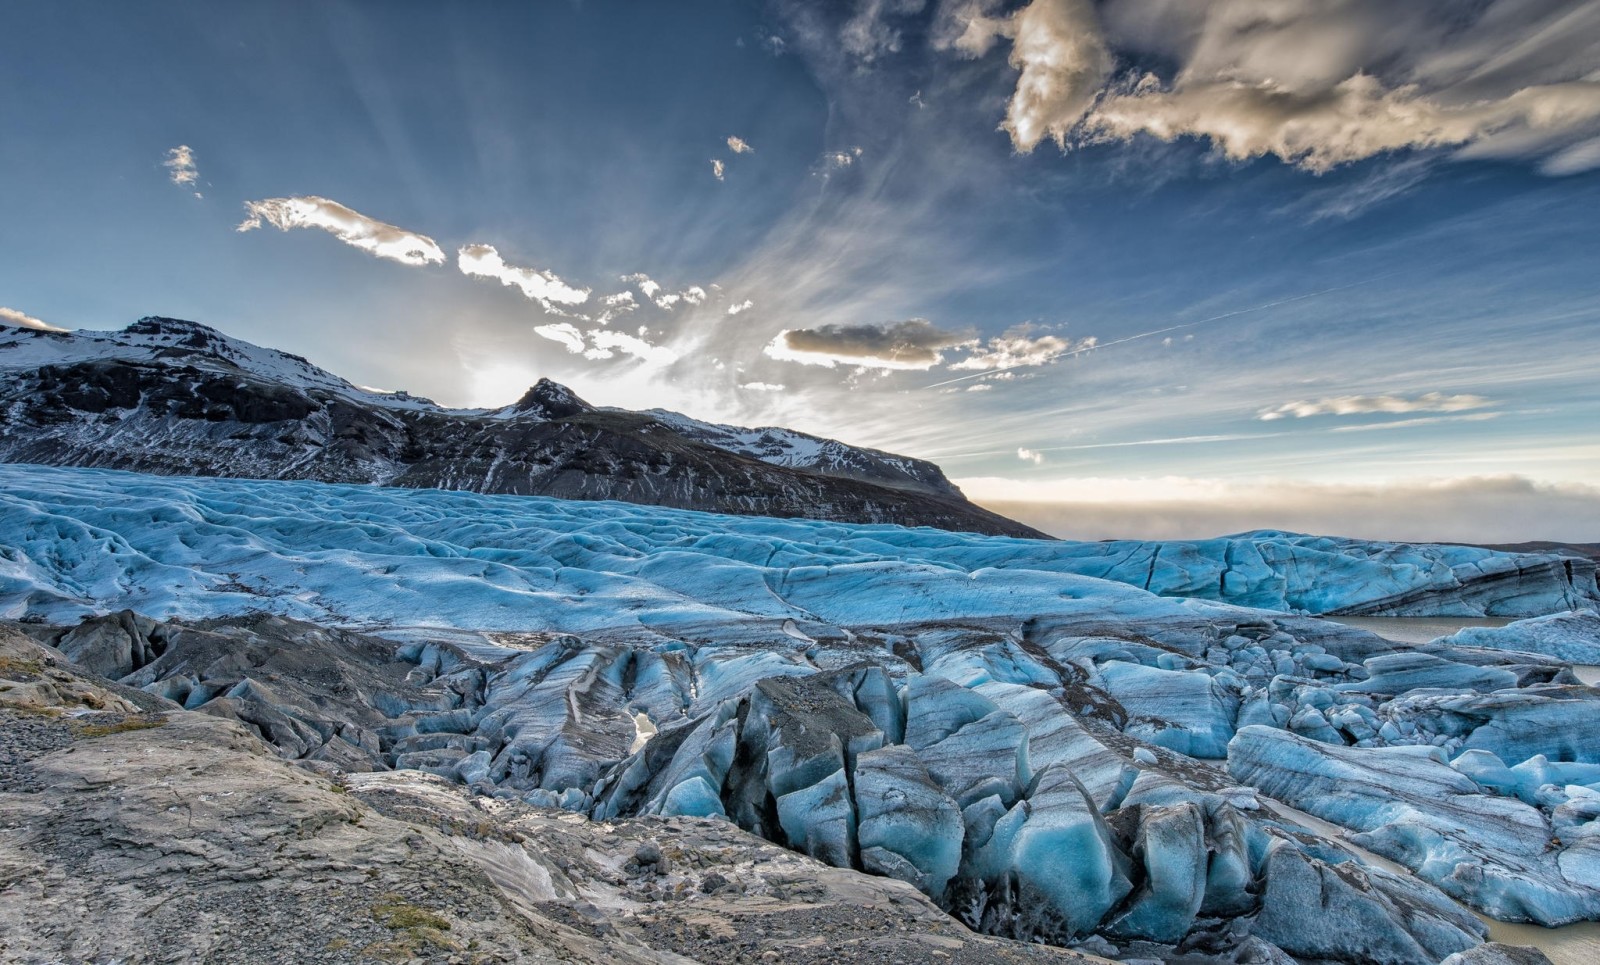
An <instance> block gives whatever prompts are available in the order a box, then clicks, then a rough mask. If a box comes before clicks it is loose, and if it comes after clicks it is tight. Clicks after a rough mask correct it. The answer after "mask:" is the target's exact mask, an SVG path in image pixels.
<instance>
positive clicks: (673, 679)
mask: <svg viewBox="0 0 1600 965" xmlns="http://www.w3.org/2000/svg"><path fill="white" fill-rule="evenodd" d="M1246 560H1248V561H1250V562H1241V561H1246ZM1218 561H1221V562H1220V563H1219V562H1218ZM1566 562H1568V561H1564V560H1562V559H1560V558H1555V557H1550V558H1543V557H1540V558H1534V559H1529V558H1524V557H1522V556H1518V555H1516V554H1494V553H1493V552H1492V551H1487V550H1478V549H1473V548H1468V547H1445V546H1406V545H1394V544H1372V543H1357V542H1356V541H1349V540H1333V539H1326V538H1314V537H1299V536H1293V535H1290V534H1280V533H1270V534H1259V535H1255V536H1251V535H1242V536H1238V537H1232V538H1229V539H1227V540H1223V541H1211V542H1208V543H1195V544H1127V543H1124V544H1118V543H1105V544H1075V543H1058V542H1049V541H1035V540H1023V539H1011V538H1004V537H985V536H977V535H970V534H956V533H949V532H943V531H939V530H931V529H908V528H901V527H895V526H873V525H846V524H837V523H826V522H817V521H805V520H779V519H763V518H757V517H736V516H718V515H710V514H704V513H695V512H689V511H675V510H665V509H661V508H659V507H642V506H637V505H632V504H623V503H590V502H567V501H562V500H556V499H546V498H539V497H511V496H481V495H474V494H469V493H460V492H444V491H435V490H393V489H380V488H373V487H363V486H342V485H328V484H318V483H292V482H260V481H246V480H232V479H184V478H174V477H160V478H154V477H146V476H140V475H136V474H129V473H120V472H113V471H104V470H79V469H59V468H43V467H34V466H22V465H6V466H0V615H3V616H4V617H5V618H7V619H11V620H16V621H20V622H21V625H22V626H25V627H35V628H37V629H36V632H37V633H38V634H41V635H43V636H46V637H48V638H49V642H50V643H51V644H52V645H53V646H56V647H57V648H59V649H60V650H61V651H62V652H63V653H65V654H66V655H67V656H69V657H71V658H72V659H74V660H75V661H77V662H79V663H80V664H82V665H84V666H86V667H88V668H90V669H93V670H94V671H95V672H97V673H100V674H102V675H104V676H106V677H110V678H113V679H116V680H119V681H121V682H122V683H125V684H127V685H130V686H136V687H140V688H142V689H145V690H147V691H149V692H151V693H156V694H159V695H161V696H163V697H167V698H168V699H172V700H175V701H177V702H178V703H180V704H181V705H183V706H185V707H187V708H190V709H194V710H200V711H203V712H206V713H213V714H218V715H221V716H226V717H229V718H230V719H235V720H239V721H241V722H245V723H247V724H249V725H250V726H251V727H253V728H255V729H256V730H257V732H258V733H260V734H261V736H262V738H263V739H264V740H266V741H267V742H268V743H270V744H271V745H272V746H273V747H275V748H276V749H277V750H278V751H279V753H281V754H283V755H284V756H285V757H289V758H292V759H295V760H299V761H303V762H305V763H306V764H307V765H308V766H331V767H337V768H339V769H342V770H346V771H348V770H384V769H390V768H411V769H416V770H423V771H427V772H430V773H433V774H437V775H439V776H441V777H444V778H447V779H449V780H453V781H457V782H460V783H462V784H465V785H468V786H470V787H472V788H474V789H476V790H478V791H479V792H481V793H483V794H487V795H494V796H510V797H515V798H518V799H520V800H523V801H526V802H528V803H532V804H538V805H543V806H550V807H563V808H566V809H568V810H572V811H577V812H581V813H584V814H587V815H589V816H590V817H591V818H593V819H596V820H601V821H604V820H611V819H616V818H623V817H630V816H634V815H641V814H654V815H664V816H693V817H719V818H723V819H726V820H729V821H732V822H735V823H737V824H738V825H740V826H741V827H744V828H746V829H747V830H751V831H754V832H756V833H758V834H760V835H762V836H763V837H766V838H768V839H770V840H772V841H775V842H777V843H779V844H783V845H786V846H788V847H790V848H793V849H795V850H797V851H801V852H804V853H806V854H809V855H812V856H813V857H816V858H818V859H820V860H823V861H825V862H827V863H830V864H834V865H837V866H840V867H846V868H855V869H857V870H861V871H865V872H868V873H872V874H878V875H885V876H890V877H894V878H899V879H902V880H904V881H907V882H909V883H911V884H912V885H913V886H915V887H916V888H918V889H920V890H922V891H923V892H924V893H926V894H928V895H929V896H930V897H932V898H933V899H934V900H935V901H937V902H938V903H939V904H940V905H941V906H942V907H944V908H946V909H947V910H948V911H949V912H950V913H951V914H953V915H955V916H957V917H958V918H960V919H961V920H963V921H965V922H966V923H968V924H969V925H971V926H972V927H974V928H976V929H979V930H982V931H985V932H988V933H991V934H997V935H1004V936H1010V937H1015V938H1022V939H1027V940H1036V941H1047V942H1052V943H1056V944H1067V945H1073V944H1082V945H1083V947H1085V948H1108V947H1109V948H1115V949H1117V950H1118V953H1119V954H1122V955H1126V956H1127V957H1135V958H1137V957H1146V958H1160V957H1163V956H1164V955H1169V954H1176V951H1175V950H1176V949H1178V948H1185V949H1189V950H1191V951H1194V950H1205V951H1204V953H1205V954H1208V955H1214V956H1216V957H1215V958H1214V959H1212V960H1216V961H1250V960H1259V961H1273V960H1285V959H1284V958H1283V956H1292V957H1294V958H1300V959H1322V960H1330V961H1374V962H1397V963H1399V962H1403V963H1412V962H1417V963H1421V962H1427V963H1434V962H1438V961H1439V960H1441V959H1444V958H1446V957H1447V956H1450V955H1452V954H1456V953H1461V952H1468V951H1470V950H1472V949H1475V948H1478V947H1479V946H1480V944H1481V943H1482V941H1483V939H1484V937H1485V930H1484V926H1483V925H1482V923H1481V922H1480V921H1479V920H1478V918H1477V917H1476V916H1475V915H1474V914H1472V912H1471V911H1469V910H1468V909H1469V908H1470V909H1475V910H1477V911H1479V912H1481V913H1484V914H1487V915H1490V916H1492V917H1495V918H1499V919H1501V920H1506V921H1528V922H1535V923H1539V924H1544V925H1557V924H1562V923H1565V922H1571V921H1578V920H1600V823H1597V819H1600V692H1597V691H1595V690H1592V689H1590V688H1588V687H1586V686H1584V685H1582V684H1581V683H1580V682H1579V680H1578V679H1577V678H1576V677H1575V676H1574V675H1573V672H1572V669H1571V667H1572V665H1574V664H1579V663H1587V662H1589V661H1588V660H1587V659H1584V658H1587V657H1588V656H1589V655H1590V654H1591V653H1592V652H1593V649H1592V648H1595V647H1600V639H1597V638H1596V634H1595V627H1596V624H1597V622H1600V621H1597V620H1596V618H1595V616H1594V614H1593V613H1592V612H1586V608H1592V607H1593V606H1595V604H1596V602H1597V601H1596V600H1595V594H1594V592H1593V588H1592V586H1591V585H1590V584H1592V575H1591V574H1592V568H1591V570H1590V571H1585V570H1584V569H1583V568H1582V567H1581V566H1574V567H1572V568H1571V572H1570V574H1569V572H1568V568H1567V566H1566V565H1565V563H1566ZM1169 564H1170V566H1171V569H1170V570H1166V569H1163V567H1164V566H1168V565H1169ZM1217 566H1223V569H1222V570H1220V571H1218V570H1216V567H1217ZM1274 566H1280V567H1282V569H1281V573H1280V570H1274V569H1273V567H1274ZM1217 572H1220V573H1222V574H1224V575H1222V576H1221V577H1220V578H1218V577H1215V573H1217ZM1233 572H1238V573H1240V574H1241V575H1239V576H1237V577H1232V576H1227V575H1226V574H1228V573H1233ZM1274 573H1280V576H1273V575H1272V574H1274ZM1207 574H1212V575H1207ZM1482 574H1499V576H1498V577H1496V578H1495V579H1493V580H1489V579H1487V578H1486V577H1482ZM1585 579H1587V580H1589V583H1585ZM1185 581H1187V582H1185ZM1230 588H1231V589H1230ZM1213 590H1215V592H1212V591H1213ZM1180 591H1185V592H1180ZM1187 591H1193V592H1192V593H1189V592H1187ZM1208 594H1209V596H1208ZM1430 594H1431V595H1430ZM1240 599H1248V600H1249V601H1251V605H1249V606H1246V605H1242V604H1241V603H1240V602H1239V600H1240ZM1428 607H1433V608H1435V609H1436V610H1438V611H1441V612H1459V609H1460V608H1462V607H1473V608H1476V611H1475V612H1478V613H1483V612H1486V611H1490V610H1495V609H1499V610H1500V611H1501V612H1504V611H1505V610H1506V609H1514V610H1517V611H1519V612H1529V613H1530V614H1534V618H1533V619H1529V620H1523V621H1519V622H1517V623H1512V624H1510V625H1509V626H1506V627H1503V628H1499V629H1496V630H1485V631H1464V632H1463V633H1462V634H1458V635H1456V636H1455V637H1447V638H1441V639H1439V640H1435V641H1432V642H1431V643H1428V644H1422V645H1404V644H1397V643H1395V642H1393V641H1390V640H1387V639H1385V638H1383V637H1381V636H1378V635H1376V634H1374V633H1371V632H1368V631H1366V630H1361V629H1356V628H1353V627H1349V626H1345V625H1342V624H1340V623H1338V622H1336V621H1333V620H1326V619H1319V618H1316V617H1313V616H1310V615H1308V613H1307V612H1303V611H1315V612H1319V613H1325V612H1395V611H1396V609H1397V608H1400V609H1403V608H1411V609H1421V608H1428ZM1541 608H1543V609H1541ZM351 661H356V663H355V664H354V665H352V664H351ZM639 715H644V717H645V718H646V719H648V721H649V722H650V723H651V724H652V725H653V726H654V727H655V728H656V731H655V732H654V733H653V734H651V735H648V739H647V740H644V741H643V742H642V744H641V743H640V742H639V739H640V738H641V736H645V735H643V734H642V732H641V728H640V725H639V724H638V719H639ZM1274 802H1283V803H1285V804H1288V805H1292V806H1293V807H1295V808H1298V809H1300V810H1302V811H1305V812H1308V813H1310V814H1312V815H1314V816H1316V817H1319V818H1322V819H1323V820H1326V821H1329V822H1332V823H1334V824H1336V825H1338V826H1340V827H1342V828H1344V829H1346V834H1347V836H1348V837H1347V840H1340V839H1338V838H1332V837H1327V836H1325V835H1321V834H1319V833H1317V832H1316V831H1315V830H1314V829H1311V828H1307V827H1305V826H1303V825H1300V824H1297V823H1296V822H1295V821H1294V820H1293V819H1292V817H1286V816H1285V813H1284V812H1283V811H1280V810H1279V809H1277V808H1276V807H1275V806H1274ZM1363 852H1370V853H1373V854H1377V855H1380V856H1382V857H1385V858H1388V859H1390V860H1392V861H1393V862H1395V864H1396V865H1397V866H1398V867H1399V868H1400V869H1401V870H1399V871H1392V870H1387V869H1385V868H1383V867H1378V866H1375V865H1373V864H1371V863H1370V862H1368V861H1366V860H1364V859H1363V858H1362V857H1361V854H1362V853H1363ZM1307 902H1321V903H1322V905H1323V906H1324V907H1325V908H1326V909H1327V914H1326V916H1324V917H1325V919H1326V920H1323V921H1315V920H1308V916H1306V915H1305V914H1304V908H1305V907H1306V905H1307ZM1310 917H1312V918H1315V916H1310ZM1086 943H1087V944H1086ZM1163 950H1164V951H1163ZM1196 954H1200V952H1199V951H1196ZM1250 956H1255V957H1254V958H1251V957H1250ZM1272 956H1279V957H1278V958H1273V957H1272Z"/></svg>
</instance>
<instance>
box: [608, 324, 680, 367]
mask: <svg viewBox="0 0 1600 965" xmlns="http://www.w3.org/2000/svg"><path fill="white" fill-rule="evenodd" d="M643 331H644V330H643V329H640V332H643ZM589 340H590V341H591V342H592V343H594V347H595V349H597V350H599V351H602V352H607V353H609V352H611V351H612V350H615V351H618V352H622V353H623V354H625V355H631V356H633V357H634V358H636V359H639V360H640V361H643V362H649V363H652V364H655V365H668V364H670V363H672V362H676V361H677V360H678V353H677V352H675V351H673V350H672V349H670V348H668V347H667V346H665V345H652V344H650V343H649V342H647V341H645V340H644V339H643V338H641V337H637V336H633V335H629V334H628V333H626V332H616V331H612V330H611V329H602V330H600V331H598V332H592V333H590V335H589ZM600 357H602V358H609V357H610V355H609V354H607V355H604V356H600Z"/></svg>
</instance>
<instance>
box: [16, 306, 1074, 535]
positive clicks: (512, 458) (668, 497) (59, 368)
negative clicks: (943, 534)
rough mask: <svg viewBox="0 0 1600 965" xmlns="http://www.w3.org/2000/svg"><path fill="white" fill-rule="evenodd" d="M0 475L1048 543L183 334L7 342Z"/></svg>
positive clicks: (610, 426)
mask: <svg viewBox="0 0 1600 965" xmlns="http://www.w3.org/2000/svg"><path fill="white" fill-rule="evenodd" d="M0 460H4V461H8V462H31V463H41V464H46V465H65V466H95V467H101V468H116V469H131V470H136V471H140V472H151V473H160V474H166V475H174V474H176V475H199V476H233V477H247V478H258V479H309V480H319V481H323V482H361V483H377V484H381V485H386V486H405V487H420V488H437V489H458V490H469V491H472V492H482V493H515V494H523V495H531V494H540V495H549V496H559V497H563V498H567V499H590V500H599V499H616V500H623V501H626V502H635V503H644V504H649V505H659V506H672V507H678V508H684V509H699V510H705V511H709V512H721V513H736V514H743V515H761V516H778V517H795V516H798V517H806V518H813V519H828V520H838V521H849V522H861V523H899V524H903V525H910V526H922V525H926V526H935V527H939V528H943V529H951V530H957V531H970V532H981V533H995V534H1006V535H1015V536H1036V537H1037V536H1042V535H1043V534H1040V533H1038V532H1037V531H1035V530H1033V529H1030V528H1029V527H1027V526H1024V525H1022V524H1021V523H1017V522H1014V521H1012V520H1009V519H1006V518H1004V517H1002V516H999V515H997V514H995V513H991V512H989V511H987V510H984V509H982V508H980V507H978V506H975V505H973V504H972V503H970V502H968V501H967V500H966V499H965V498H964V497H963V496H962V495H961V492H960V490H958V489H957V488H956V487H955V486H954V485H953V484H952V483H951V482H950V481H949V480H948V479H946V478H945V477H944V474H943V473H942V472H940V471H939V468H938V467H937V466H934V465H933V464H931V463H927V462H923V461H921V460H916V459H909V458H906V457H903V456H896V455H893V454H890V453H886V452H878V451H876V450H870V449H861V448H856V447H852V446H847V445H844V444H843V443H839V442H835V441H832V440H827V439H819V438H817V437H814V436H808V435H805V434H803V433H798V432H793V431H791V430H787V429H775V428H769V429H742V428H736V427H732V426H719V425H712V424H709V423H704V422H699V421H696V420H693V419H689V418H687V417H685V416H681V415H677V414H676V413H670V412H664V411H650V412H628V411H624V410H619V409H606V408H598V407H595V406H591V405H589V404H588V403H586V402H584V401H583V400H582V399H580V398H578V397H577V396H576V395H574V394H573V393H572V392H571V391H570V390H569V389H567V388H565V387H564V386H560V385H557V384H555V383H553V382H549V381H547V380H541V381H540V382H539V383H538V384H537V385H535V386H534V387H533V388H531V389H530V390H529V391H528V393H527V394H526V395H524V396H523V398H521V399H520V400H518V401H517V402H516V403H514V404H512V405H509V406H506V407H504V408H500V409H493V410H459V409H447V408H444V407H442V406H439V405H436V404H434V403H432V402H430V401H428V400H426V399H421V398H416V397H413V396H410V395H408V394H407V393H404V392H379V391H374V390H368V389H362V388H359V387H357V386H355V385H352V384H350V383H349V382H346V381H344V380H343V379H340V378H338V377H337V376H334V375H332V374H330V373H328V372H325V371H323V370H322V369H319V368H317V367H316V366H314V365H312V364H310V363H309V362H307V361H306V360H305V359H302V358H300V357H298V356H293V355H288V354H285V353H282V352H278V351H274V350H272V349H265V348H261V347H258V346H255V345H251V344H249V343H246V342H242V341H239V340H237V339H232V338H229V337H227V336H225V335H223V334H222V333H220V332H218V331H216V330H214V329H211V328H208V327H206V326H204V325H199V324H196V323H194V322H187V321H180V320H177V319H170V318H144V319H141V320H139V321H138V322H136V323H134V324H133V325H130V326H128V327H127V328H126V329H124V330H123V331H121V332H74V333H56V332H43V331H35V330H32V329H20V328H9V327H0Z"/></svg>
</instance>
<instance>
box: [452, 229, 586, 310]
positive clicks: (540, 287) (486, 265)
mask: <svg viewBox="0 0 1600 965" xmlns="http://www.w3.org/2000/svg"><path fill="white" fill-rule="evenodd" d="M456 265H457V266H458V267H459V268H460V269H461V273H462V274H463V275H467V276H469V277H475V278H492V279H496V280H498V281H499V282H500V284H502V285H505V286H507V287H509V288H516V289H518V290H520V291H521V292H522V294H523V295H525V296H527V298H528V299H529V300H530V301H533V302H537V303H538V304H539V306H540V307H541V308H543V309H544V310H545V311H553V312H558V313H559V312H560V311H561V310H560V309H559V308H557V306H570V305H582V304H583V303H584V302H586V301H588V300H589V292H590V289H587V288H577V287H575V286H572V285H569V284H567V283H566V282H564V281H562V280H561V279H560V278H559V277H558V276H557V275H556V274H555V273H554V272H550V271H545V270H542V269H539V268H518V267H516V266H513V265H508V264H506V262H505V259H504V258H502V257H500V252H499V251H497V250H496V249H495V247H494V245H483V244H478V245H465V246H463V247H462V248H461V249H460V250H459V251H457V252H456Z"/></svg>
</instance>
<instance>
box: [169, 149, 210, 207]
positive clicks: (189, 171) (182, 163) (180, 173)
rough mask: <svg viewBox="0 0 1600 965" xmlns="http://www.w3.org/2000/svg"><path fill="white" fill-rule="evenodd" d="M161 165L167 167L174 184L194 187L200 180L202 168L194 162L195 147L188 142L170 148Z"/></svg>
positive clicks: (197, 192) (198, 193)
mask: <svg viewBox="0 0 1600 965" xmlns="http://www.w3.org/2000/svg"><path fill="white" fill-rule="evenodd" d="M161 166H162V167H164V168H166V169H167V171H168V173H169V176H170V177H171V178H172V183H173V184H176V185H180V186H182V187H186V188H192V187H193V186H194V185H195V184H196V183H197V182H199V180H200V169H199V167H197V166H196V165H195V163H194V149H193V148H191V147H189V145H187V144H179V145H178V146H177V147H175V148H172V149H171V150H169V151H168V152H167V159H166V160H165V161H162V162H161ZM194 196H195V197H197V198H198V197H201V194H200V192H199V191H196V192H194Z"/></svg>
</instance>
